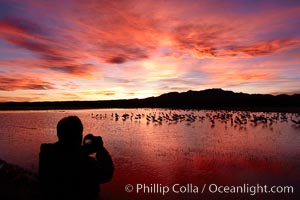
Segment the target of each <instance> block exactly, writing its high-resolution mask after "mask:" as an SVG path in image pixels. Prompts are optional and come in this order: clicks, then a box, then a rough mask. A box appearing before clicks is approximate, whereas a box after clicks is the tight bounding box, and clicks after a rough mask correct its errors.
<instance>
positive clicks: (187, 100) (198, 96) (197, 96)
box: [0, 88, 300, 112]
mask: <svg viewBox="0 0 300 200" xmlns="http://www.w3.org/2000/svg"><path fill="white" fill-rule="evenodd" d="M89 108H175V109H234V110H238V109H240V110H259V111H260V110H261V111H263V110H270V111H272V110H274V111H275V110H278V111H285V110H289V111H293V112H300V94H293V95H287V94H280V95H276V96H275V95H271V94H248V93H243V92H239V93H236V92H233V91H229V90H223V89H221V88H212V89H206V90H200V91H194V90H188V91H186V92H169V93H165V94H161V95H159V96H157V97H148V98H143V99H119V100H99V101H55V102H2V103H0V110H48V109H49V110H51V109H89Z"/></svg>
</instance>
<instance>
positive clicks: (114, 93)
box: [0, 0, 300, 101]
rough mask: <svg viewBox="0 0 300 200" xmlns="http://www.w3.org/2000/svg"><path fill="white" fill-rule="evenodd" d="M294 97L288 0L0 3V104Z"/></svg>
mask: <svg viewBox="0 0 300 200" xmlns="http://www.w3.org/2000/svg"><path fill="white" fill-rule="evenodd" d="M208 88H223V89H224V90H232V91H235V92H246V93H264V94H265V93H270V94H280V93H287V94H294V93H300V1H297V0H280V1H279V0H278V1H276V0H269V1H267V0H265V1H264V0H260V1H258V0H227V1H221V0H219V1H217V0H210V1H204V0H198V1H197V0H170V1H168V0H158V1H156V0H152V1H151V0H120V1H112V0H107V1H104V0H103V1H101V0H51V1H47V0H0V101H69V100H106V99H124V98H125V99H131V98H144V97H150V96H158V95H160V94H163V93H167V92H173V91H178V92H184V91H188V90H203V89H208Z"/></svg>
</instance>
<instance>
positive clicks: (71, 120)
mask: <svg viewBox="0 0 300 200" xmlns="http://www.w3.org/2000/svg"><path fill="white" fill-rule="evenodd" d="M56 129H57V136H58V140H59V142H61V143H62V144H65V145H68V146H74V147H75V146H80V145H81V143H82V132H83V126H82V123H81V121H80V119H79V118H78V117H77V116H68V117H65V118H63V119H61V120H60V121H59V122H58V124H57V127H56Z"/></svg>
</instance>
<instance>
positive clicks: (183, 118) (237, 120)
mask: <svg viewBox="0 0 300 200" xmlns="http://www.w3.org/2000/svg"><path fill="white" fill-rule="evenodd" d="M91 118H94V119H98V120H99V119H108V118H109V119H111V120H116V121H118V120H123V121H127V120H131V121H141V120H146V121H147V123H148V124H149V123H151V122H152V123H155V124H162V123H164V122H166V123H178V122H187V123H188V124H191V123H193V122H196V121H201V122H203V121H205V120H208V121H209V122H210V123H211V127H214V126H215V124H216V122H221V123H224V124H225V125H226V127H227V125H228V124H230V125H231V126H244V125H246V124H249V123H250V124H252V125H254V126H256V125H258V124H264V125H269V126H271V125H272V124H273V123H277V122H288V121H289V120H290V121H291V122H292V123H293V124H295V125H296V126H299V127H300V113H290V114H288V113H269V112H265V113H253V112H247V111H207V112H202V114H199V113H195V112H189V113H187V112H183V113H182V112H179V113H178V112H176V111H173V110H170V111H166V112H150V113H147V114H144V113H133V112H131V113H122V114H119V113H111V114H110V115H109V114H107V113H105V114H95V113H91Z"/></svg>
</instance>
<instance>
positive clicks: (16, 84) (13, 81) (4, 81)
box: [0, 76, 55, 91]
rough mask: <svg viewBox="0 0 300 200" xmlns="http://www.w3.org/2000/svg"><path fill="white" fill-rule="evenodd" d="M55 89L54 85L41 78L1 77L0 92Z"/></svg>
mask: <svg viewBox="0 0 300 200" xmlns="http://www.w3.org/2000/svg"><path fill="white" fill-rule="evenodd" d="M51 89H55V87H54V85H53V84H52V83H49V82H46V81H43V80H41V79H39V78H31V77H26V76H18V77H5V76H0V90H3V91H15V90H51Z"/></svg>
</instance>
